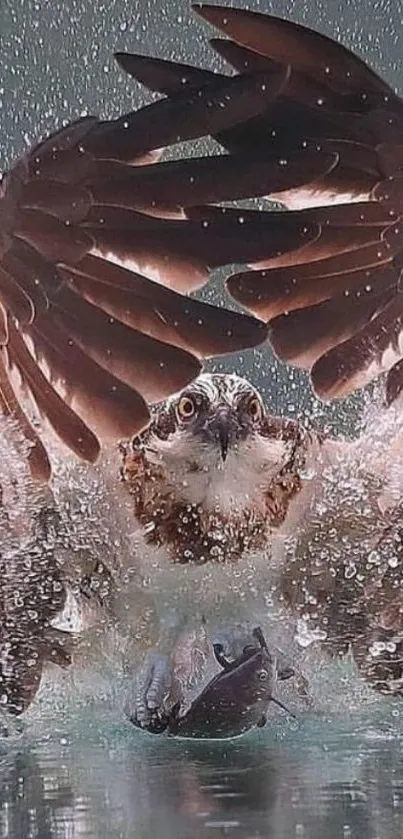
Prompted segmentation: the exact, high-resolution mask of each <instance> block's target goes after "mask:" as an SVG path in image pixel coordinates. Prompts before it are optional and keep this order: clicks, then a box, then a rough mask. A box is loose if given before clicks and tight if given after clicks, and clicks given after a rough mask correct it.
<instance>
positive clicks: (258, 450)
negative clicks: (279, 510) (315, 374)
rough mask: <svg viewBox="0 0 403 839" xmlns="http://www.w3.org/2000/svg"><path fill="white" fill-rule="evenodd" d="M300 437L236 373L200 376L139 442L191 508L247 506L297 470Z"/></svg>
mask: <svg viewBox="0 0 403 839" xmlns="http://www.w3.org/2000/svg"><path fill="white" fill-rule="evenodd" d="M301 435H302V430H301V429H300V427H299V425H298V423H296V422H294V421H293V420H288V419H284V418H281V417H276V416H272V415H271V414H270V413H268V412H267V411H266V409H265V406H264V403H263V399H262V397H261V395H260V393H259V392H258V391H257V390H256V388H254V387H253V385H252V384H251V383H250V382H248V381H247V380H246V379H244V378H242V377H240V376H237V375H236V374H232V373H231V374H214V373H213V374H208V373H203V374H202V375H201V376H199V377H198V378H197V379H195V380H194V381H193V382H192V383H191V384H190V385H188V386H187V387H186V388H184V390H182V391H181V392H180V393H178V394H176V395H174V396H172V397H171V398H170V399H168V400H167V401H166V402H164V403H162V404H161V405H159V406H157V407H156V409H155V411H154V416H153V420H152V422H151V425H150V426H149V428H148V429H147V431H146V432H144V435H142V438H140V439H139V438H138V439H137V441H136V440H135V441H134V443H133V444H134V446H135V447H136V446H137V445H138V444H140V445H141V446H142V447H143V452H144V454H145V457H146V460H147V461H148V463H149V464H152V465H153V466H154V467H155V468H156V470H157V471H156V473H155V474H156V475H157V476H158V479H157V480H158V481H159V480H161V481H163V482H164V483H165V486H167V487H170V488H171V489H172V490H173V491H174V492H176V493H177V494H178V498H181V499H182V500H185V501H186V502H188V503H194V504H203V505H205V506H207V507H214V508H216V507H217V506H219V507H220V508H223V507H225V506H228V507H229V508H232V507H233V506H234V505H237V506H244V505H245V504H246V505H247V504H250V502H251V500H252V499H254V498H262V494H263V493H264V491H265V488H267V487H268V486H269V485H270V483H271V482H272V481H273V480H275V479H276V476H278V475H279V474H281V470H282V469H283V468H284V466H285V465H286V464H290V465H291V466H292V463H293V460H294V452H295V449H296V447H298V446H299V444H300V442H301V439H302V436H301Z"/></svg>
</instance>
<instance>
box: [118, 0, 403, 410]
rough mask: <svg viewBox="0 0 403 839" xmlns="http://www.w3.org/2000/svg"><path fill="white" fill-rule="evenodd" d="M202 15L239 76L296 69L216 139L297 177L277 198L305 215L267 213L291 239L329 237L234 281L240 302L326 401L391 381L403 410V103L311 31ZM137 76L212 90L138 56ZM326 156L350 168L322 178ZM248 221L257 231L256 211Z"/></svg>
mask: <svg viewBox="0 0 403 839" xmlns="http://www.w3.org/2000/svg"><path fill="white" fill-rule="evenodd" d="M194 8H195V10H196V11H197V12H198V14H199V15H201V17H203V18H204V19H205V20H206V21H208V22H209V23H211V24H213V25H214V26H216V27H217V28H218V29H220V30H221V31H222V32H223V33H224V34H225V35H226V36H227V38H229V40H225V39H220V38H215V39H213V40H212V42H211V43H212V46H213V47H214V48H215V50H216V51H218V52H219V53H220V55H221V56H223V57H224V58H225V59H226V60H227V61H229V62H230V64H232V66H233V67H234V68H235V69H236V71H237V72H238V73H239V76H238V78H239V77H240V78H247V77H249V75H250V74H252V75H253V74H254V73H256V72H265V73H267V74H268V76H269V77H270V76H273V78H277V77H278V75H279V74H281V70H282V69H283V71H284V73H285V71H286V69H287V68H288V75H287V78H286V81H285V83H284V85H283V86H282V87H281V89H280V90H279V91H278V95H277V96H276V97H275V99H273V101H272V102H271V103H270V106H269V107H268V108H267V110H266V112H263V113H261V114H258V115H256V116H255V117H253V118H252V119H250V120H246V121H244V122H240V123H237V124H236V125H234V126H231V127H230V128H229V129H228V130H227V129H224V131H220V132H217V134H216V135H215V136H216V139H217V140H218V141H219V142H221V144H222V145H223V146H224V147H225V148H226V149H227V150H228V151H229V152H230V154H231V155H239V154H244V155H245V156H246V157H248V158H249V159H252V158H253V157H254V156H255V155H262V154H263V155H264V154H265V155H266V156H267V158H268V160H269V161H271V159H272V158H275V157H276V156H277V159H279V158H281V165H282V166H283V168H284V169H286V170H287V171H288V172H289V174H290V178H289V188H288V189H287V187H286V186H285V185H284V184H283V188H281V189H280V190H277V189H276V188H274V189H272V190H270V191H269V192H267V193H266V194H267V195H270V196H271V197H273V198H277V199H279V200H281V201H282V202H283V203H284V204H285V205H286V206H287V207H288V208H290V209H292V210H293V212H292V213H284V212H283V213H274V214H270V216H269V215H267V216H266V218H267V227H268V229H269V228H270V229H272V227H271V226H272V225H274V228H275V230H276V231H277V232H278V234H279V236H280V237H281V236H282V234H284V233H285V230H286V227H287V225H289V224H290V223H291V221H292V223H293V224H294V223H298V222H299V223H301V224H306V225H308V226H310V227H312V226H315V225H316V226H317V228H316V229H317V230H318V231H319V232H318V235H317V236H316V237H315V238H310V239H309V240H308V241H307V243H304V244H303V245H302V246H301V247H299V248H298V247H295V244H294V242H292V243H291V246H290V248H289V250H288V253H287V252H284V249H282V253H281V255H280V256H275V257H274V258H272V259H268V260H262V264H261V265H260V266H256V265H254V266H253V268H254V269H255V270H248V271H243V272H241V273H238V274H236V275H235V276H233V277H231V278H230V280H229V282H228V288H229V291H230V293H231V294H232V296H233V297H234V298H235V299H236V300H237V301H238V302H240V303H242V305H244V306H246V307H247V308H248V309H249V310H250V311H251V312H253V313H254V314H256V315H257V316H258V317H260V318H263V319H264V320H265V321H266V322H269V324H270V337H271V341H272V344H273V347H274V349H275V351H276V353H277V354H278V355H279V356H280V358H282V359H284V360H286V361H289V362H291V363H293V364H295V365H298V366H301V367H303V368H306V369H309V370H310V371H311V377H312V381H313V385H314V387H315V390H316V391H317V393H318V394H319V395H320V396H321V397H323V398H332V397H338V396H344V395H346V394H348V393H349V392H351V391H352V390H353V389H354V388H356V387H360V386H362V385H363V384H365V383H366V382H367V381H369V380H371V379H372V378H374V377H375V376H376V375H378V374H379V373H380V372H382V371H389V374H388V378H387V396H388V399H389V400H392V399H393V398H395V396H396V395H397V394H398V393H399V392H400V390H401V389H402V388H403V361H402V358H403V333H402V317H403V297H402V295H401V293H400V291H401V288H400V286H401V283H400V275H401V270H402V267H403V235H402V219H401V215H402V199H403V103H402V100H401V99H400V98H399V97H398V96H396V94H395V93H394V91H393V90H392V89H391V88H390V87H389V86H388V85H387V83H386V82H384V81H383V80H382V79H380V78H379V77H378V76H377V75H376V74H375V73H374V72H373V71H372V70H371V69H370V68H369V67H368V66H367V65H366V64H365V63H364V62H363V61H361V60H360V59H359V58H358V57H356V56H354V55H353V54H352V53H351V52H349V51H348V50H347V49H345V48H344V47H343V46H341V45H340V44H337V43H335V42H334V41H332V40H330V39H329V38H326V37H324V36H323V35H320V34H318V33H316V32H313V31H311V30H309V29H307V28H305V27H303V26H299V25H297V24H294V23H291V22H288V21H284V20H280V19H278V18H274V17H270V16H265V15H262V14H257V13H253V12H249V11H246V10H240V9H232V8H228V7H225V8H223V7H220V6H209V5H204V4H202V5H200V6H195V7H194ZM129 69H130V71H131V72H132V74H133V75H136V77H137V78H139V79H140V81H142V82H143V83H145V84H147V85H148V86H149V87H151V88H152V89H154V90H159V91H161V92H163V93H165V94H166V95H168V96H171V95H175V93H176V91H177V90H178V89H179V86H180V80H182V85H183V83H185V85H187V86H188V88H190V89H192V88H195V87H197V86H200V84H201V81H202V77H201V76H200V71H199V70H195V69H193V68H187V67H181V65H175V64H172V63H169V62H166V63H165V64H164V63H163V62H161V61H159V62H158V61H155V62H153V61H152V60H150V59H147V60H146V61H145V62H143V63H141V60H140V59H139V57H138V56H137V57H135V60H133V61H132V64H131V66H130V68H129ZM315 149H316V150H320V152H321V153H322V154H323V153H326V152H327V153H328V154H329V155H331V154H333V155H335V157H336V161H337V162H336V164H335V165H333V166H331V167H329V169H328V170H327V171H326V172H324V173H323V174H322V175H320V176H319V177H317V176H315V174H314V173H313V172H312V168H311V161H312V155H313V154H314V150H315ZM301 208H302V209H301ZM220 212H221V211H220ZM218 213H219V211H218V210H216V209H214V210H213V209H211V210H210V209H209V210H206V209H204V210H203V211H202V212H201V213H200V211H199V210H197V217H198V218H201V217H203V218H204V221H205V223H206V224H218V223H219V221H218V219H219V215H218ZM242 216H243V223H244V224H246V225H249V226H250V227H251V228H252V227H253V225H254V224H255V215H254V214H253V213H242ZM190 217H191V218H193V219H194V218H195V215H194V213H191V214H190ZM226 217H227V219H228V218H229V212H228V211H227V212H226ZM281 241H282V240H281ZM263 263H264V264H263ZM256 269H257V270H256Z"/></svg>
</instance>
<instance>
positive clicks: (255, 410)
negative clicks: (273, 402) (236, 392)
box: [248, 396, 263, 422]
mask: <svg viewBox="0 0 403 839" xmlns="http://www.w3.org/2000/svg"><path fill="white" fill-rule="evenodd" d="M248 413H249V415H250V416H251V417H252V419H253V421H254V422H259V420H261V419H262V414H263V411H262V406H261V404H260V402H259V400H258V399H256V397H255V396H254V397H252V399H251V400H250V401H249V402H248Z"/></svg>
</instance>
